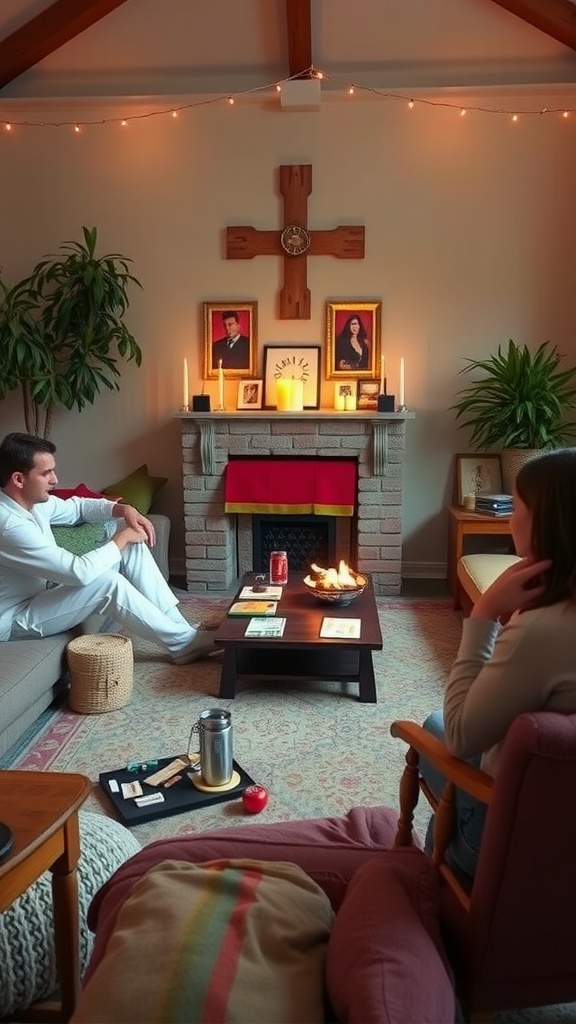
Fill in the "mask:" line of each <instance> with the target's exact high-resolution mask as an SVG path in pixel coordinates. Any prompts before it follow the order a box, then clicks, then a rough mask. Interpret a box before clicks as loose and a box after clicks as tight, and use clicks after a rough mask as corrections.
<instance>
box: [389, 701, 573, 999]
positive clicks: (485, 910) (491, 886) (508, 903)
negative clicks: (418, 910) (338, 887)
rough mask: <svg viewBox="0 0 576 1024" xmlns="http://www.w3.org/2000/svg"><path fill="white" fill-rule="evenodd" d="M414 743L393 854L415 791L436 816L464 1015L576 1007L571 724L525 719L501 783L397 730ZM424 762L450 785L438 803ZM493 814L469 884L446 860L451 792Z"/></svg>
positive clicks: (437, 853)
mask: <svg viewBox="0 0 576 1024" xmlns="http://www.w3.org/2000/svg"><path fill="white" fill-rule="evenodd" d="M391 733H392V735H393V736H396V737H398V738H399V739H402V740H404V741H405V742H406V743H408V744H409V749H408V751H407V754H406V767H405V769H404V772H403V775H402V779H401V783H400V816H399V821H398V830H397V836H396V842H395V845H396V846H410V845H412V842H413V838H412V837H413V833H412V823H413V811H414V808H415V807H416V804H417V802H418V797H419V793H420V791H422V792H424V793H425V795H426V796H427V798H428V799H429V800H430V803H431V806H432V807H433V809H434V811H435V815H436V817H435V826H434V850H433V855H432V859H433V861H434V863H435V864H436V866H437V868H438V872H439V877H440V882H441V923H442V928H443V933H444V935H443V937H444V941H445V943H446V945H447V948H448V951H449V955H450V958H451V962H452V965H453V968H454V971H455V975H456V981H457V987H458V994H459V996H460V999H461V1001H462V1005H463V1007H464V1009H465V1011H466V1012H467V1013H468V1014H472V1015H476V1014H479V1013H486V1012H489V1011H496V1010H507V1009H520V1008H523V1007H529V1006H543V1005H549V1004H553V1003H560V1002H571V1001H573V1000H576V953H575V948H574V934H575V927H576V925H575V921H576V868H575V865H576V815H575V814H574V794H575V793H576V714H573V715H560V714H556V713H554V712H547V711H542V712H537V713H532V714H522V715H519V716H518V718H517V719H516V720H515V721H514V722H513V724H512V726H511V727H510V729H509V730H508V734H507V736H506V739H505V741H504V743H503V745H502V751H501V760H500V767H499V771H498V776H497V778H496V779H492V778H491V777H490V776H488V775H486V773H485V772H482V771H479V770H477V769H474V768H471V767H470V766H469V765H468V764H466V763H465V762H463V761H460V760H459V759H458V758H455V757H452V756H451V755H450V754H449V753H448V751H447V750H446V748H445V746H444V744H443V743H441V742H440V741H439V740H438V739H436V738H435V737H433V736H431V735H430V734H429V733H427V732H425V731H424V729H422V728H421V727H420V726H418V725H415V724H414V723H412V722H402V721H398V722H394V723H393V724H392V726H391ZM420 756H423V757H425V758H426V759H427V760H428V761H430V762H431V763H432V764H433V765H434V766H435V767H436V768H438V769H440V771H442V772H443V774H444V775H445V776H446V778H447V780H449V781H448V782H447V785H446V787H445V789H444V792H443V794H442V797H441V798H440V800H439V801H437V802H436V801H434V799H433V797H432V796H431V794H430V793H429V791H427V790H428V787H426V785H425V783H424V782H423V780H422V779H421V777H420V774H419V769H418V765H419V759H420ZM455 786H458V787H460V788H461V789H465V790H466V791H467V792H469V793H471V794H472V795H473V796H474V797H476V798H477V799H479V800H481V801H483V802H484V803H486V804H487V805H488V812H487V817H486V825H485V829H484V835H483V839H482V847H481V850H480V855H479V858H478V867H477V870H476V875H475V877H474V879H469V878H466V876H457V875H456V873H455V872H454V871H453V870H451V868H450V867H449V866H448V865H447V864H446V862H445V861H444V851H445V849H446V846H447V843H448V841H449V839H450V836H451V834H452V821H453V807H452V800H453V794H454V787H455Z"/></svg>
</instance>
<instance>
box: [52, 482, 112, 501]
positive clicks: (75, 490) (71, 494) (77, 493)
mask: <svg viewBox="0 0 576 1024" xmlns="http://www.w3.org/2000/svg"><path fill="white" fill-rule="evenodd" d="M50 493H51V494H54V495H56V497H57V498H106V501H110V495H109V494H99V493H98V491H91V490H90V488H89V487H86V484H77V486H76V487H55V488H54V490H52V491H51V492H50Z"/></svg>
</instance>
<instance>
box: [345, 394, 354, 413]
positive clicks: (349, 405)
mask: <svg viewBox="0 0 576 1024" xmlns="http://www.w3.org/2000/svg"><path fill="white" fill-rule="evenodd" d="M344 408H345V409H346V412H356V395H346V397H345V398H344Z"/></svg>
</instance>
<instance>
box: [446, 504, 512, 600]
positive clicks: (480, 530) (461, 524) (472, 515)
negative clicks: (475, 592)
mask: <svg viewBox="0 0 576 1024" xmlns="http://www.w3.org/2000/svg"><path fill="white" fill-rule="evenodd" d="M509 534H510V514H507V515H506V514H504V515H490V514H488V513H482V512H477V511H474V512H471V511H468V510H466V509H463V508H460V507H459V506H458V505H450V507H449V508H448V559H447V570H448V571H447V575H448V587H449V590H450V593H451V594H452V596H453V597H454V598H456V595H457V566H458V559H459V558H461V557H462V555H463V553H464V538H465V537H466V536H481V537H482V536H490V535H492V536H506V535H509Z"/></svg>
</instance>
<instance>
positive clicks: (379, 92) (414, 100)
mask: <svg viewBox="0 0 576 1024" xmlns="http://www.w3.org/2000/svg"><path fill="white" fill-rule="evenodd" d="M311 78H315V79H318V80H320V81H324V82H326V83H329V84H330V86H331V87H333V88H334V89H340V90H342V91H343V92H346V93H347V94H348V95H349V96H354V95H362V94H366V95H370V96H375V97H377V98H379V99H382V100H388V101H390V102H395V103H403V104H405V106H406V107H407V109H409V110H413V109H414V108H415V107H419V106H422V107H441V108H444V109H446V110H453V111H454V112H455V113H456V114H457V115H458V116H459V117H466V116H467V115H469V114H493V115H498V116H499V117H507V118H508V119H509V120H510V121H511V123H512V124H518V123H519V122H520V121H521V120H522V119H524V118H535V117H536V118H539V117H550V116H554V117H557V118H558V119H560V120H563V121H567V120H569V118H570V116H571V115H575V114H576V107H537V108H535V109H526V110H525V109H518V108H516V109H514V108H510V109H507V108H505V107H489V106H484V105H480V104H468V105H466V106H463V105H462V104H461V103H452V102H450V101H449V100H438V99H429V98H427V97H424V96H415V95H414V96H412V95H410V94H404V93H400V92H391V91H388V90H385V89H379V88H377V87H376V86H367V85H357V84H355V83H354V82H347V81H345V80H342V79H339V78H337V77H335V76H334V75H330V74H328V73H326V72H323V71H320V70H318V69H317V68H315V67H314V66H311V67H309V68H307V69H306V71H305V72H303V73H301V74H298V75H292V76H291V77H288V78H283V79H282V80H281V81H273V82H267V83H265V84H262V85H258V86H254V87H252V88H251V89H244V90H241V91H239V92H234V93H221V94H219V95H216V96H210V97H203V98H201V99H194V100H190V101H188V102H186V103H180V104H178V105H173V106H169V107H165V108H161V109H154V110H148V111H145V112H143V113H133V114H128V113H126V114H125V115H116V116H109V117H101V118H88V119H82V120H79V119H77V118H76V119H74V120H62V119H60V120H57V121H51V120H46V119H43V120H41V121H31V120H27V119H19V118H11V119H7V118H2V117H0V129H3V130H4V131H5V132H8V133H10V132H13V131H14V130H15V129H19V128H66V129H71V130H72V131H73V132H75V133H76V134H80V133H81V132H82V131H83V130H84V129H86V128H91V127H94V126H98V125H107V124H117V125H119V126H120V127H122V128H126V127H127V126H128V125H129V123H130V122H132V121H143V120H147V119H149V118H153V117H156V118H157V117H172V118H173V119H177V118H178V117H179V116H180V115H181V114H183V113H184V112H185V111H187V110H193V109H195V108H196V107H205V106H213V105H222V104H225V103H227V104H228V105H229V106H231V107H233V106H234V104H235V103H236V102H237V101H239V100H242V99H245V98H248V97H250V96H254V95H256V94H262V93H271V92H273V91H274V90H276V91H277V92H282V86H283V85H284V84H285V83H287V82H291V81H295V80H298V79H311ZM115 102H117V101H115Z"/></svg>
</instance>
